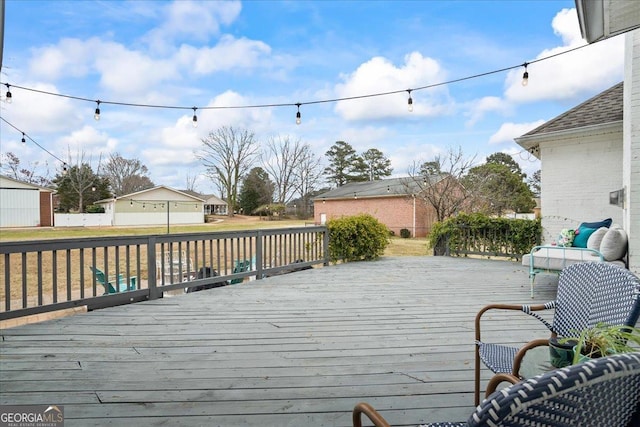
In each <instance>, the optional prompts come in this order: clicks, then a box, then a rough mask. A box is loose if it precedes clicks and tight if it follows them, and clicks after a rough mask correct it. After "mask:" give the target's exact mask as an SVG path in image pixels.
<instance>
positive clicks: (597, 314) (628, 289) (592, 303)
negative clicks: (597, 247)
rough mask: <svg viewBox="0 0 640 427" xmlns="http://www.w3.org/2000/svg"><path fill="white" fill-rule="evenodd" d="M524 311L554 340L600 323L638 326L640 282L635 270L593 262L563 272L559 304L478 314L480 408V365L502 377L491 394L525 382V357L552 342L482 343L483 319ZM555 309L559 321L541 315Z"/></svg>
mask: <svg viewBox="0 0 640 427" xmlns="http://www.w3.org/2000/svg"><path fill="white" fill-rule="evenodd" d="M494 309H499V310H519V311H522V312H524V313H526V314H529V315H531V316H533V317H535V318H536V319H538V320H540V321H541V322H542V323H543V324H544V325H545V326H546V327H547V328H548V329H549V331H551V336H552V337H568V336H575V333H576V331H580V330H583V329H585V328H588V327H593V326H595V325H596V324H598V323H600V322H604V323H607V324H609V325H628V326H634V325H635V324H636V322H637V321H638V317H639V316H640V279H638V277H636V276H635V275H634V274H633V273H631V272H630V271H629V270H626V269H624V268H621V267H617V266H615V265H612V264H609V263H604V262H603V263H595V262H587V263H580V264H573V265H570V266H568V267H566V268H564V269H563V270H562V272H561V273H560V278H559V281H558V293H557V296H556V300H555V301H551V302H548V303H546V304H539V305H510V304H491V305H488V306H486V307H484V308H483V309H482V310H480V311H479V312H478V314H477V315H476V320H475V328H476V357H475V404H476V405H478V403H479V402H480V361H481V360H482V362H483V363H484V364H485V365H486V366H487V367H488V368H489V369H490V370H491V371H493V372H494V373H495V374H496V375H494V376H493V378H492V379H491V381H490V382H489V384H488V387H487V392H486V395H489V394H490V393H492V392H493V391H495V389H496V387H497V385H498V384H500V383H501V382H503V381H508V382H510V383H512V384H514V383H516V382H518V381H520V380H521V379H522V378H521V376H520V365H521V362H522V359H523V357H524V355H525V353H526V352H527V351H528V350H530V349H531V348H533V347H537V346H541V345H548V344H549V339H548V338H544V339H538V340H534V341H531V342H529V343H527V344H525V345H524V346H523V347H522V348H520V349H518V348H515V347H508V346H504V345H499V344H488V343H485V342H483V341H482V337H481V334H480V324H481V318H482V315H483V314H485V313H486V312H487V311H489V310H494ZM549 309H555V312H554V315H553V323H549V322H547V321H546V320H545V319H544V318H543V317H542V316H540V315H539V314H538V312H540V311H542V310H549Z"/></svg>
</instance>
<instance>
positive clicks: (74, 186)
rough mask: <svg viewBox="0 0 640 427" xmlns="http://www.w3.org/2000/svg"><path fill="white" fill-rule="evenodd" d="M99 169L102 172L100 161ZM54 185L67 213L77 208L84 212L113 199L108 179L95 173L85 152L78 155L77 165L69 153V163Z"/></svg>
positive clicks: (57, 176)
mask: <svg viewBox="0 0 640 427" xmlns="http://www.w3.org/2000/svg"><path fill="white" fill-rule="evenodd" d="M97 169H98V170H100V159H98V167H97ZM53 184H54V185H55V186H56V189H57V192H58V197H59V200H60V205H61V208H62V209H64V210H67V211H68V210H69V209H72V208H74V206H75V207H77V210H78V212H84V210H85V207H86V206H87V205H89V204H92V203H94V202H96V201H97V200H100V199H104V198H107V197H111V193H110V192H109V188H108V187H109V183H108V181H107V179H106V178H104V177H101V176H100V175H99V174H98V173H94V172H93V168H92V167H91V159H89V161H88V162H87V161H85V157H84V151H83V152H81V153H78V155H77V157H76V163H75V164H74V162H73V160H72V158H71V153H69V161H68V163H67V164H65V165H64V167H63V169H62V171H61V172H60V173H58V174H57V175H56V177H55V178H54V180H53Z"/></svg>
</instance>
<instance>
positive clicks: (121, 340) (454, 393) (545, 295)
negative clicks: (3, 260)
mask: <svg viewBox="0 0 640 427" xmlns="http://www.w3.org/2000/svg"><path fill="white" fill-rule="evenodd" d="M536 281H537V282H538V285H537V287H536V298H535V300H533V302H532V300H531V299H530V297H529V281H528V272H527V270H526V269H525V268H523V267H521V266H520V265H518V264H517V263H513V262H508V261H493V260H478V259H464V258H447V257H397V258H383V259H381V260H378V261H374V262H366V263H364V262H363V263H349V264H343V265H337V266H330V267H324V268H319V269H313V270H305V271H301V272H298V273H294V274H288V275H282V276H275V277H271V278H269V279H265V280H260V281H251V282H246V283H244V284H242V285H235V286H228V287H222V288H216V289H212V290H209V291H204V292H197V293H192V294H185V295H179V296H173V297H170V298H164V299H162V300H155V301H148V302H144V303H138V304H131V305H127V306H120V307H114V308H110V309H104V310H98V311H94V312H89V313H84V314H78V315H75V316H71V317H66V318H61V319H56V320H52V321H49V322H44V323H39V324H29V325H24V326H19V327H15V328H11V329H5V330H3V331H2V340H3V342H2V347H1V349H0V403H1V404H29V403H33V404H36V403H37V404H58V405H64V407H65V423H66V424H65V425H67V426H91V425H96V426H99V425H116V426H118V425H122V426H124V425H137V426H160V425H171V426H199V425H203V426H215V425H219V426H307V425H309V426H311V425H313V426H350V425H351V414H350V411H351V409H352V408H353V406H354V405H355V404H356V403H357V402H359V401H362V400H365V401H368V402H370V403H372V404H373V405H374V406H375V407H377V408H378V409H380V410H381V411H382V413H383V415H384V416H385V417H387V419H388V420H389V421H390V422H391V423H392V424H393V425H397V426H403V425H416V424H419V423H421V422H427V421H443V420H456V421H460V420H465V419H466V418H467V417H468V416H469V414H470V413H471V412H472V411H473V396H472V391H473V351H474V348H473V334H474V332H473V321H474V316H475V314H476V312H477V311H478V310H479V309H480V308H481V307H482V306H483V305H485V304H487V303H494V302H508V303H525V304H529V303H535V302H546V301H549V300H552V299H553V298H554V295H555V290H556V288H555V283H557V279H555V278H554V277H553V276H540V277H539V278H538V279H537V280H536ZM507 328H508V329H507ZM483 334H487V335H488V336H491V337H492V338H494V342H503V343H522V342H524V341H526V340H528V339H530V338H533V337H541V336H542V337H544V336H546V335H547V333H546V331H545V330H544V329H543V328H541V326H540V325H539V324H538V322H537V321H535V320H533V319H530V318H528V316H525V315H523V314H513V313H511V314H507V315H503V314H500V315H491V316H487V319H486V322H485V323H484V324H483ZM482 374H483V378H485V379H486V378H489V376H490V373H489V372H488V371H486V370H485V371H483V373H482Z"/></svg>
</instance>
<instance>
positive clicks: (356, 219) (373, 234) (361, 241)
mask: <svg viewBox="0 0 640 427" xmlns="http://www.w3.org/2000/svg"><path fill="white" fill-rule="evenodd" d="M327 228H328V230H329V259H330V260H331V262H334V263H335V262H337V261H344V262H349V261H361V260H372V259H376V258H378V257H380V256H381V255H382V254H384V250H385V248H386V247H387V246H388V245H389V243H390V240H389V230H388V229H387V227H386V226H385V225H384V224H382V223H381V222H379V221H378V220H377V219H375V218H374V217H372V216H371V215H368V214H362V215H355V216H345V217H342V218H337V219H332V220H330V221H327Z"/></svg>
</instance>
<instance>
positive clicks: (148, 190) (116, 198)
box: [95, 185, 204, 204]
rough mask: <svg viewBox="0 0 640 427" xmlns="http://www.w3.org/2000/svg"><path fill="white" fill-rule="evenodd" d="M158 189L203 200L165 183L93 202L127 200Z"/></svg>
mask: <svg viewBox="0 0 640 427" xmlns="http://www.w3.org/2000/svg"><path fill="white" fill-rule="evenodd" d="M160 189H164V190H168V191H171V192H173V193H177V194H181V195H183V196H186V197H188V198H190V199H195V200H197V201H198V202H204V199H202V198H200V197H196V196H192V195H191V194H186V193H184V192H182V191H179V190H176V189H174V188H171V187H167V186H166V185H158V186H155V187H153V188H147V189H145V190H140V191H136V192H134V193H129V194H123V195H122V196H118V197H114V198H109V199H102V200H98V201H97V202H95V203H96V204H101V203H109V202H111V201H114V200H123V199H127V200H128V199H132V198H133V199H135V198H137V197H138V196H140V195H141V194H144V193H151V192H154V191H157V190H160Z"/></svg>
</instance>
